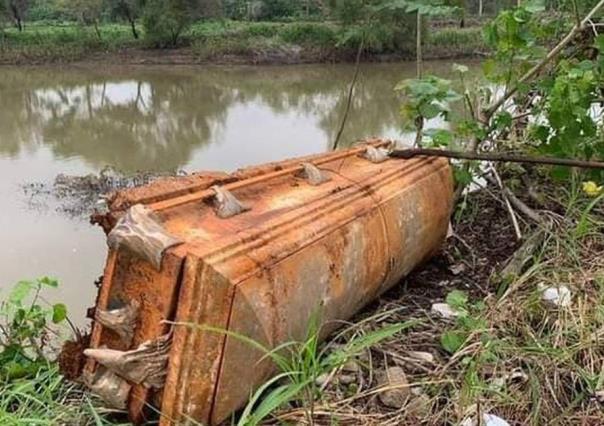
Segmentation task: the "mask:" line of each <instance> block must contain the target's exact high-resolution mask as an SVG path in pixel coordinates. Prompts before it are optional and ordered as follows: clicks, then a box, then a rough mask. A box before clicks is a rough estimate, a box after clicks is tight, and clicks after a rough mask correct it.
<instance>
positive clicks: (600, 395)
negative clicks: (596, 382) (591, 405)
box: [594, 390, 604, 404]
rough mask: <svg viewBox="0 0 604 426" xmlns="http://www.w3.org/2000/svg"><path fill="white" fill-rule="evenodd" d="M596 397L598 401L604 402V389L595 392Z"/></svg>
mask: <svg viewBox="0 0 604 426" xmlns="http://www.w3.org/2000/svg"><path fill="white" fill-rule="evenodd" d="M594 398H595V399H596V401H598V402H599V403H600V404H604V390H599V391H596V392H595V393H594Z"/></svg>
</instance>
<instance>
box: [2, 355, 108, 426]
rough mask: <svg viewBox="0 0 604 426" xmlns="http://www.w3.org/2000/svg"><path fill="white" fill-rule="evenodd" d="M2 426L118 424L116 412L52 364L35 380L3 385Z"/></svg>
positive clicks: (100, 425) (39, 373)
mask: <svg viewBox="0 0 604 426" xmlns="http://www.w3.org/2000/svg"><path fill="white" fill-rule="evenodd" d="M0 386H2V388H1V392H0V424H1V425H3V426H30V425H49V426H52V425H95V426H102V425H117V424H119V423H116V422H113V421H112V420H110V417H112V415H113V414H115V412H113V411H112V410H108V409H105V408H102V403H101V402H100V401H99V400H98V399H97V398H96V397H94V396H93V395H90V394H89V393H88V392H85V391H84V390H83V388H81V387H80V386H78V385H76V384H73V383H70V382H68V381H66V380H65V379H64V378H63V376H61V374H60V373H59V372H58V368H57V366H56V365H54V364H52V363H49V364H48V365H47V366H45V367H44V368H41V369H40V370H39V371H38V372H37V374H36V375H35V376H34V377H29V378H27V379H22V380H13V381H10V382H8V383H2V382H0Z"/></svg>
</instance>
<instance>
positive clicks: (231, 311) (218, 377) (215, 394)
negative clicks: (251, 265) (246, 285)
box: [208, 285, 237, 424]
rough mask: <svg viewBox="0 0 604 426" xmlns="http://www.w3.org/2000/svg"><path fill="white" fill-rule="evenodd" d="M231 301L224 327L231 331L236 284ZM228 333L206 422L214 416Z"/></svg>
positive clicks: (222, 349) (210, 421)
mask: <svg viewBox="0 0 604 426" xmlns="http://www.w3.org/2000/svg"><path fill="white" fill-rule="evenodd" d="M231 289H232V291H231V303H230V306H229V316H228V318H227V323H226V327H225V329H226V330H227V331H231V322H232V319H233V308H234V306H235V296H236V294H237V286H235V285H233V286H232V287H231ZM228 337H229V336H228V335H227V334H225V335H224V336H223V338H222V345H221V350H220V361H219V363H218V373H217V375H216V382H215V383H214V390H213V392H212V402H211V404H210V411H209V413H210V415H209V416H208V417H209V418H208V423H209V424H212V418H213V417H214V407H215V406H216V399H217V398H218V389H219V387H220V378H221V377H222V370H223V367H224V351H225V350H226V345H227V340H228Z"/></svg>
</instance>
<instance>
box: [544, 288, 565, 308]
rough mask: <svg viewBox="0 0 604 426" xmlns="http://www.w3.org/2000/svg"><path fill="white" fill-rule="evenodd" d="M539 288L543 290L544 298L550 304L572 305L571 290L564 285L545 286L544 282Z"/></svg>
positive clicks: (558, 305)
mask: <svg viewBox="0 0 604 426" xmlns="http://www.w3.org/2000/svg"><path fill="white" fill-rule="evenodd" d="M539 289H540V290H541V291H542V292H543V295H542V296H541V297H542V299H543V300H544V301H545V302H546V303H547V304H549V305H552V306H555V307H565V306H569V305H570V299H571V292H570V289H569V288H568V287H566V286H564V285H560V286H557V287H553V286H552V287H545V285H544V284H540V285H539Z"/></svg>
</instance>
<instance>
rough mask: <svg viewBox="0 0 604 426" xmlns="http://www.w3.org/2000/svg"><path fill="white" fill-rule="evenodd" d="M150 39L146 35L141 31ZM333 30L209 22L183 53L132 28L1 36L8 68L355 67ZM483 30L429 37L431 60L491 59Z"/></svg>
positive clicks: (390, 50)
mask: <svg viewBox="0 0 604 426" xmlns="http://www.w3.org/2000/svg"><path fill="white" fill-rule="evenodd" d="M140 31H141V32H142V29H140ZM343 31H345V30H344V29H343V28H342V27H340V26H339V25H337V24H335V23H330V22H291V23H280V22H240V21H228V20H224V21H213V22H212V21H204V22H199V23H197V24H195V25H193V26H192V27H191V28H190V30H189V31H188V32H187V33H186V34H185V35H184V36H183V37H182V41H181V43H180V45H179V47H178V48H171V49H156V48H153V47H152V46H150V45H149V44H148V42H147V41H145V38H144V34H142V36H141V37H140V38H139V39H134V38H133V37H132V33H131V29H130V27H129V26H128V25H121V24H105V25H102V26H100V27H99V34H100V37H99V34H97V33H96V31H95V30H94V29H93V28H92V27H82V26H80V25H76V24H73V23H66V24H62V23H32V24H31V25H29V26H27V27H26V28H25V30H24V31H22V32H19V31H17V30H16V29H13V28H10V29H5V30H4V33H3V34H1V33H0V64H46V63H71V62H78V61H88V60H93V61H94V60H102V61H104V62H109V63H112V62H116V63H132V64H139V63H167V64H171V63H183V64H195V63H209V62H212V63H264V64H271V63H275V64H283V63H286V64H287V63H311V62H331V61H348V60H353V59H354V56H355V53H356V45H357V43H356V42H355V41H354V40H349V41H347V42H343V41H342V32H343ZM485 50H486V49H485V46H484V42H483V39H482V34H481V28H480V27H471V28H465V29H460V28H456V27H438V28H434V29H432V30H429V31H426V37H425V40H424V57H425V58H426V59H439V58H452V57H459V58H461V57H474V56H478V55H480V54H482V53H484V52H485ZM414 55H415V40H414V39H412V38H410V39H409V40H408V43H407V42H406V41H405V42H402V43H399V45H397V46H393V45H391V44H388V43H379V42H377V43H375V44H374V45H372V46H369V47H368V48H367V49H366V52H365V59H366V60H397V59H399V60H400V59H411V58H413V56H414Z"/></svg>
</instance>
